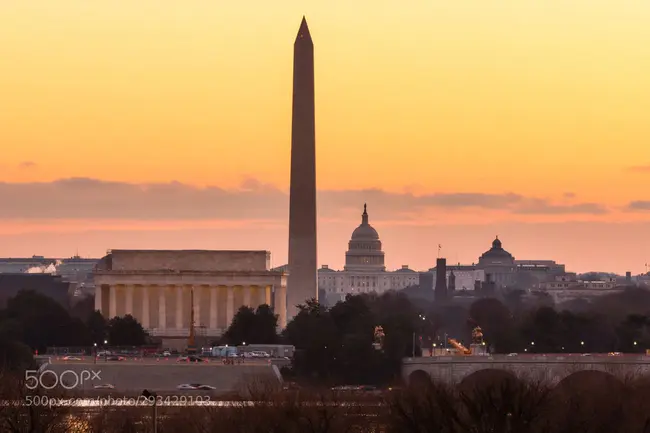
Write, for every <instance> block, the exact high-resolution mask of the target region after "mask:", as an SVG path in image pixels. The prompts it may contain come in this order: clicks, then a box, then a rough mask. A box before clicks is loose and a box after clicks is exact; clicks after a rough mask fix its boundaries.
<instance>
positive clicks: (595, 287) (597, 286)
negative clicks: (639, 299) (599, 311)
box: [539, 273, 625, 303]
mask: <svg viewBox="0 0 650 433" xmlns="http://www.w3.org/2000/svg"><path fill="white" fill-rule="evenodd" d="M623 290H625V288H624V287H622V286H620V285H619V284H618V283H617V281H616V278H615V277H611V278H606V279H604V280H598V281H584V280H579V279H578V278H577V277H576V274H575V273H567V274H565V275H559V276H556V277H555V279H554V280H553V281H547V282H543V283H541V284H540V285H539V291H540V292H543V293H546V294H548V295H550V296H551V298H552V299H553V301H555V302H556V303H562V302H566V301H571V300H574V299H586V300H590V299H592V298H595V297H599V296H604V295H611V294H613V293H621V292H622V291H623Z"/></svg>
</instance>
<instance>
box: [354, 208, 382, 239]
mask: <svg viewBox="0 0 650 433" xmlns="http://www.w3.org/2000/svg"><path fill="white" fill-rule="evenodd" d="M352 240H371V241H378V240H379V233H377V230H375V229H374V227H373V226H371V225H370V224H368V210H367V207H366V205H365V204H364V205H363V214H362V215H361V225H360V226H359V227H357V228H356V229H354V231H353V232H352Z"/></svg>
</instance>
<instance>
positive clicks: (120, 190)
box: [0, 178, 608, 221]
mask: <svg viewBox="0 0 650 433" xmlns="http://www.w3.org/2000/svg"><path fill="white" fill-rule="evenodd" d="M318 200H319V215H320V216H321V217H326V218H338V217H340V216H341V214H342V213H346V212H348V211H349V210H350V209H358V210H359V213H360V212H361V208H362V206H363V203H368V204H369V209H370V210H371V212H372V213H371V214H372V216H373V219H374V220H378V219H381V220H384V221H386V220H399V219H409V217H410V218H414V217H417V216H419V214H420V213H421V212H423V211H425V210H428V209H436V208H437V209H447V210H450V211H452V210H453V211H467V210H469V211H471V210H472V209H477V210H481V209H483V210H486V211H487V210H489V211H499V212H506V213H511V214H513V215H522V214H525V215H569V214H574V215H601V214H604V213H606V212H607V211H608V210H607V208H606V207H605V206H603V205H600V204H597V203H574V204H555V203H553V202H552V201H549V200H546V199H540V198H535V197H525V196H523V195H520V194H516V193H512V192H507V193H503V194H487V193H478V192H477V193H466V192H462V193H461V192H459V193H437V194H425V195H415V194H412V193H396V192H388V191H383V190H380V189H366V190H340V191H337V190H325V191H319V193H318ZM0 202H2V203H8V204H9V203H10V204H11V205H8V206H2V207H0V218H4V219H8V218H12V219H16V218H19V219H43V218H49V219H70V218H76V219H97V220H118V219H119V220H127V219H129V220H151V221H153V220H159V221H171V220H218V219H228V220H242V219H245V220H265V221H269V220H286V218H287V217H288V194H287V192H286V191H285V190H282V189H279V188H277V187H275V186H273V185H269V184H265V183H263V182H260V181H258V180H256V179H247V180H245V181H244V182H242V184H241V185H240V187H239V188H236V189H224V188H220V187H206V188H200V187H195V186H191V185H187V184H182V183H179V182H169V183H152V184H131V183H124V182H109V181H102V180H97V179H90V178H69V179H61V180H57V181H54V182H40V183H0Z"/></svg>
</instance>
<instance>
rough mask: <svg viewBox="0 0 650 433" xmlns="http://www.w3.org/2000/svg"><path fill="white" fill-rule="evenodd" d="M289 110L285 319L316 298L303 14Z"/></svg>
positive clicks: (310, 87) (310, 77)
mask: <svg viewBox="0 0 650 433" xmlns="http://www.w3.org/2000/svg"><path fill="white" fill-rule="evenodd" d="M292 110H293V113H292V119H291V188H290V196H289V278H288V280H287V317H288V318H291V317H294V316H295V315H296V313H297V308H296V305H298V304H304V303H305V301H306V300H308V299H311V298H316V299H318V284H317V282H318V274H317V273H318V264H317V261H316V131H315V120H314V44H313V43H312V40H311V35H310V34H309V28H308V27H307V20H305V17H303V18H302V22H301V23H300V29H299V30H298V36H296V42H295V43H294V45H293V107H292Z"/></svg>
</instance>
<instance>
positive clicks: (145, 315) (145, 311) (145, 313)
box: [141, 286, 151, 329]
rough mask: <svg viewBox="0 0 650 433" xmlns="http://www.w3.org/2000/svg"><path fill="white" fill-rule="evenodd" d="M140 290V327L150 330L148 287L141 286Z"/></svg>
mask: <svg viewBox="0 0 650 433" xmlns="http://www.w3.org/2000/svg"><path fill="white" fill-rule="evenodd" d="M141 288H142V327H143V328H145V329H147V328H150V327H151V325H150V324H149V323H150V321H149V286H141Z"/></svg>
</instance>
